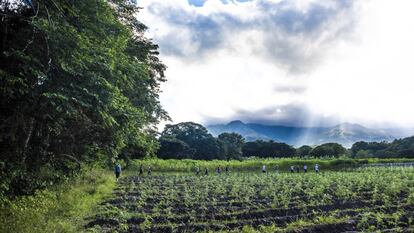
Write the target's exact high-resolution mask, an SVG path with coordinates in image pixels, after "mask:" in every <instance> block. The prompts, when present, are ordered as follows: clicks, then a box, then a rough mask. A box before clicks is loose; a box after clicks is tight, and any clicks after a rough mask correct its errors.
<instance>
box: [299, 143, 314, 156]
mask: <svg viewBox="0 0 414 233" xmlns="http://www.w3.org/2000/svg"><path fill="white" fill-rule="evenodd" d="M311 151H312V147H310V146H307V145H303V146H301V147H299V148H298V149H296V155H297V156H299V157H305V156H308V155H310V152H311Z"/></svg>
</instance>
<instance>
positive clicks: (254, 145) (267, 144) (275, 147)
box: [243, 140, 296, 158]
mask: <svg viewBox="0 0 414 233" xmlns="http://www.w3.org/2000/svg"><path fill="white" fill-rule="evenodd" d="M295 152H296V150H295V148H293V147H292V146H290V145H288V144H286V143H280V142H274V141H263V140H257V141H253V142H246V143H245V144H244V146H243V156H244V157H251V156H257V157H262V158H275V157H279V158H280V157H293V156H295Z"/></svg>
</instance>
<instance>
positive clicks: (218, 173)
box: [216, 166, 221, 175]
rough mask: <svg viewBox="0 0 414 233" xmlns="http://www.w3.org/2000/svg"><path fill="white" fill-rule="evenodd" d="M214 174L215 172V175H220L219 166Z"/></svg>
mask: <svg viewBox="0 0 414 233" xmlns="http://www.w3.org/2000/svg"><path fill="white" fill-rule="evenodd" d="M216 172H217V175H220V173H221V168H220V166H219V167H217V169H216Z"/></svg>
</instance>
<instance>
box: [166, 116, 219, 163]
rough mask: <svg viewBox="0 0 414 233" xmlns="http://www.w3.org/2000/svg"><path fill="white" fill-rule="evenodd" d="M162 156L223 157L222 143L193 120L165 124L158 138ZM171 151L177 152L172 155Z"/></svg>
mask: <svg viewBox="0 0 414 233" xmlns="http://www.w3.org/2000/svg"><path fill="white" fill-rule="evenodd" d="M159 141H160V142H161V148H160V150H159V154H160V157H162V158H179V157H184V158H192V159H204V160H212V159H224V158H225V155H224V154H223V152H222V151H223V150H222V145H221V144H220V142H219V141H218V140H217V139H216V138H214V137H213V136H212V135H211V134H209V133H208V130H207V129H206V128H205V127H204V126H202V125H200V124H197V123H194V122H182V123H179V124H176V125H166V126H165V128H164V131H163V132H162V133H161V137H160V139H159ZM170 150H173V151H170ZM173 153H177V154H176V155H173Z"/></svg>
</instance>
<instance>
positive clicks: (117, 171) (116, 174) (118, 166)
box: [115, 163, 122, 181]
mask: <svg viewBox="0 0 414 233" xmlns="http://www.w3.org/2000/svg"><path fill="white" fill-rule="evenodd" d="M121 170H122V169H121V165H119V163H116V165H115V177H116V181H118V178H119V176H120V175H121Z"/></svg>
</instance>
